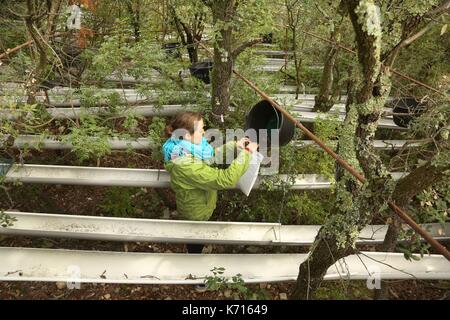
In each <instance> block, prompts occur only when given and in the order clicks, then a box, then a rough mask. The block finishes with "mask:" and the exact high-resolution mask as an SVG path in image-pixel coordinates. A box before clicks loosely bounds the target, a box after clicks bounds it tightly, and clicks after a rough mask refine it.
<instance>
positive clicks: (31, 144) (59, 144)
mask: <svg viewBox="0 0 450 320" xmlns="http://www.w3.org/2000/svg"><path fill="white" fill-rule="evenodd" d="M57 138H59V139H60V140H64V139H62V138H63V137H41V136H38V135H20V136H18V137H17V138H16V139H15V140H14V144H13V147H14V148H17V149H23V148H35V149H49V150H70V149H72V145H71V144H70V143H66V142H63V141H60V140H58V139H57ZM108 142H109V145H110V146H111V149H113V150H126V149H129V148H131V149H135V150H141V149H153V148H155V147H157V145H156V144H155V143H153V142H152V141H151V140H150V139H148V138H137V139H135V140H123V139H118V138H111V139H109V141H108ZM291 143H293V144H294V145H295V146H296V147H299V148H304V147H306V146H310V145H312V146H317V144H316V143H314V141H312V140H294V141H292V142H291ZM420 145H421V143H420V142H415V141H407V140H375V141H374V147H375V148H376V149H381V150H391V149H401V148H403V147H418V146H420Z"/></svg>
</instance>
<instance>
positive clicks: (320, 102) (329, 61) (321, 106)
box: [313, 30, 339, 112]
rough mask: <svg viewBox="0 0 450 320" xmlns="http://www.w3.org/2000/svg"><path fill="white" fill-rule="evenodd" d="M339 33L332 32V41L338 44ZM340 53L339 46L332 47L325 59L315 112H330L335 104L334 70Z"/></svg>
mask: <svg viewBox="0 0 450 320" xmlns="http://www.w3.org/2000/svg"><path fill="white" fill-rule="evenodd" d="M338 35H339V34H338V31H337V30H335V31H333V32H332V34H331V37H330V41H332V42H336V41H337V38H338ZM338 53H339V48H338V47H337V46H333V45H331V46H330V49H329V50H328V53H327V55H326V58H325V64H324V67H323V72H322V78H321V80H320V89H319V94H318V95H317V96H316V97H315V104H314V108H313V111H314V112H317V111H320V112H328V111H330V109H331V107H332V106H333V104H334V101H333V99H332V95H333V82H334V81H333V80H334V75H333V70H334V67H335V64H336V59H337V56H338Z"/></svg>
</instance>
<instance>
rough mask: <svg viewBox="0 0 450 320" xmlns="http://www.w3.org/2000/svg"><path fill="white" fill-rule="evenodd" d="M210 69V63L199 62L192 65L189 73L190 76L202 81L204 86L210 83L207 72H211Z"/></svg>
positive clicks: (211, 63)
mask: <svg viewBox="0 0 450 320" xmlns="http://www.w3.org/2000/svg"><path fill="white" fill-rule="evenodd" d="M212 67H213V62H212V61H201V62H196V63H193V64H192V66H190V68H189V71H190V72H191V75H193V76H194V77H196V78H197V79H199V80H202V81H203V82H204V83H206V84H209V83H211V80H210V78H209V72H210V71H211V70H212Z"/></svg>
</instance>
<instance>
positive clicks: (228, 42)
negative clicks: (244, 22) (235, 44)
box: [211, 0, 236, 124]
mask: <svg viewBox="0 0 450 320" xmlns="http://www.w3.org/2000/svg"><path fill="white" fill-rule="evenodd" d="M235 9H236V8H235V1H234V0H232V1H228V0H217V1H213V2H212V4H211V10H212V14H213V24H214V25H217V24H225V27H222V28H221V29H220V32H219V34H220V36H218V37H217V36H216V39H215V41H214V58H213V69H212V73H211V84H212V88H211V90H212V92H211V108H212V115H213V118H214V122H216V123H217V124H220V123H221V120H222V119H223V116H225V115H226V114H227V112H228V108H229V105H230V81H231V75H232V72H233V55H232V40H233V39H232V36H233V28H232V26H230V25H229V23H230V22H231V20H232V17H233V16H234V13H235Z"/></svg>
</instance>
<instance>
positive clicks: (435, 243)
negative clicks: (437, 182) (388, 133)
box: [199, 42, 450, 261]
mask: <svg viewBox="0 0 450 320" xmlns="http://www.w3.org/2000/svg"><path fill="white" fill-rule="evenodd" d="M199 44H200V46H202V47H203V48H204V49H205V50H206V51H207V52H209V53H210V54H211V51H210V50H209V49H208V48H207V47H206V46H204V45H203V44H202V43H201V42H199ZM233 73H234V74H235V75H236V76H237V77H238V78H240V79H241V80H242V81H244V82H245V83H246V84H248V85H249V86H250V87H251V88H252V89H253V90H254V91H255V92H256V93H258V94H259V95H260V96H261V98H263V99H265V100H267V101H268V102H269V103H270V104H271V105H272V106H273V107H274V108H276V109H277V110H278V111H280V112H281V113H282V114H283V115H284V116H286V118H288V119H289V120H290V121H292V122H293V123H294V124H295V125H296V126H297V127H298V128H300V129H301V130H302V131H303V132H304V133H305V134H306V135H307V136H308V137H309V138H310V139H311V140H313V141H314V142H316V143H317V144H318V145H319V146H320V147H321V148H322V149H324V150H325V151H326V152H327V153H328V154H329V155H331V156H332V157H333V158H334V159H336V161H337V162H338V163H339V164H340V165H341V166H343V167H344V168H345V170H347V171H348V172H350V173H351V174H352V175H353V176H354V177H355V178H356V179H358V180H359V181H361V182H363V183H364V182H365V181H366V178H364V176H363V175H361V174H360V173H359V172H358V171H356V170H355V169H354V168H353V167H352V166H351V165H350V164H348V162H347V161H345V160H344V159H342V158H341V157H340V156H339V155H338V154H337V153H336V152H334V151H333V150H332V149H331V148H329V147H328V146H327V145H326V144H324V143H323V142H322V141H321V140H320V139H319V138H317V137H316V136H315V135H314V134H313V133H312V132H311V131H309V130H308V129H307V128H306V127H305V126H304V125H302V124H301V123H300V122H299V121H298V120H297V119H295V118H294V117H293V116H292V115H290V114H289V112H287V111H286V110H284V108H282V107H281V106H280V105H279V104H278V103H277V102H276V101H275V100H273V99H272V98H271V97H269V96H268V95H267V94H266V93H265V92H263V91H262V90H261V89H259V88H258V87H257V86H256V85H255V84H254V83H252V82H251V81H250V80H248V79H247V78H245V77H244V76H243V75H241V74H240V73H239V72H237V71H236V70H234V69H233ZM388 205H389V207H390V208H391V209H392V210H393V211H394V212H395V213H396V214H397V215H398V216H399V217H400V218H401V219H402V220H403V221H404V222H405V223H407V224H408V225H409V226H410V227H411V228H412V229H413V230H414V231H416V232H417V233H418V234H420V235H421V236H422V237H423V238H424V239H425V241H427V242H428V243H429V244H430V245H431V246H432V247H433V248H434V249H436V251H438V252H439V253H440V254H442V255H443V256H444V257H445V258H446V259H447V260H448V261H450V252H449V251H448V250H447V249H446V248H445V247H444V246H443V245H441V244H440V243H439V242H438V241H437V240H436V239H434V238H433V237H432V236H430V235H429V234H428V232H427V231H425V230H423V229H422V228H421V227H420V226H419V225H418V224H417V223H416V222H415V221H414V220H413V219H412V218H411V217H410V216H409V215H408V214H407V213H406V212H405V211H404V210H403V209H401V208H400V207H398V206H397V205H396V204H395V203H393V202H391V201H389V202H388Z"/></svg>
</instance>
